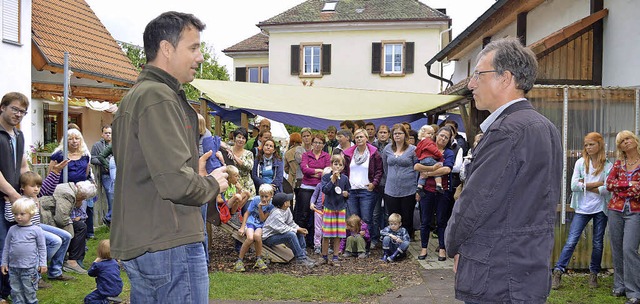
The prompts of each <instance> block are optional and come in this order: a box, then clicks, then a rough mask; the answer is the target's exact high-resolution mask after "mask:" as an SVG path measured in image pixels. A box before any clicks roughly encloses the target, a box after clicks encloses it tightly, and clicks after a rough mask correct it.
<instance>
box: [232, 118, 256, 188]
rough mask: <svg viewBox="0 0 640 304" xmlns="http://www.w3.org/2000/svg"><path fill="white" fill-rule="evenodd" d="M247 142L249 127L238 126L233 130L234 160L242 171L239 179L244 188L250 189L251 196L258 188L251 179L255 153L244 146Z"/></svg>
mask: <svg viewBox="0 0 640 304" xmlns="http://www.w3.org/2000/svg"><path fill="white" fill-rule="evenodd" d="M246 142H247V129H245V128H238V129H236V130H235V131H233V143H234V144H233V149H232V151H233V153H232V157H233V162H234V163H235V166H236V167H238V171H240V180H239V181H238V182H239V183H240V185H241V186H242V189H245V190H248V191H249V193H250V194H251V196H250V197H254V196H256V188H255V186H254V184H253V180H252V179H251V170H253V154H252V153H251V151H249V150H246V149H245V148H244V144H245V143H246Z"/></svg>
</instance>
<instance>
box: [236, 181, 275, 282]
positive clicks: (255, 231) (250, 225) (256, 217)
mask: <svg viewBox="0 0 640 304" xmlns="http://www.w3.org/2000/svg"><path fill="white" fill-rule="evenodd" d="M274 192H275V189H274V188H273V186H271V185H270V184H262V185H261V186H260V189H259V190H258V193H259V194H260V196H256V197H254V198H253V199H252V200H251V202H250V203H249V207H248V208H247V211H246V212H245V213H244V219H243V221H242V226H240V229H238V233H239V234H240V235H246V236H247V238H246V239H245V240H244V243H242V247H241V248H240V254H239V256H238V261H236V264H235V266H234V269H235V271H238V272H243V271H245V268H244V262H243V261H242V260H243V259H244V256H245V254H247V251H249V247H251V244H254V243H255V248H256V264H255V265H254V266H253V268H258V269H259V270H264V269H267V264H266V263H265V262H264V261H263V260H262V227H263V226H264V221H265V220H267V217H268V216H269V213H270V212H271V210H273V208H274V207H273V205H272V204H271V199H272V198H273V193H274Z"/></svg>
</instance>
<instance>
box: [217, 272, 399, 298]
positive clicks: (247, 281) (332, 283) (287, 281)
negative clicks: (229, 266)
mask: <svg viewBox="0 0 640 304" xmlns="http://www.w3.org/2000/svg"><path fill="white" fill-rule="evenodd" d="M209 277H210V281H211V282H216V283H215V284H211V287H210V289H209V298H210V299H211V300H213V301H216V300H240V301H243V300H244V301H277V302H284V301H296V302H319V301H322V302H330V303H344V302H351V303H358V302H360V301H361V300H362V298H363V297H368V296H374V295H382V294H384V293H385V292H387V291H388V290H390V289H391V288H392V286H393V283H392V282H391V280H389V278H388V277H386V276H385V275H384V274H374V275H363V274H341V275H333V276H306V277H301V278H298V277H293V276H290V275H285V274H272V275H269V276H265V275H263V274H252V273H224V272H215V273H213V274H210V276H209ZM292 282H295V284H292ZM249 286H258V288H248V287H249ZM355 286H357V288H354V287H355Z"/></svg>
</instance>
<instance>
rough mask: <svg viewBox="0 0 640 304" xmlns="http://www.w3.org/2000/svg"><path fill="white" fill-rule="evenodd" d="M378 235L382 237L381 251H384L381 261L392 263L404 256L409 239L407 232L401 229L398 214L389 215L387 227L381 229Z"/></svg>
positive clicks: (400, 218) (400, 220)
mask: <svg viewBox="0 0 640 304" xmlns="http://www.w3.org/2000/svg"><path fill="white" fill-rule="evenodd" d="M380 235H381V236H382V250H383V251H384V255H383V256H382V260H383V261H385V262H394V261H396V260H397V259H399V258H402V257H404V256H406V254H407V249H408V248H409V242H410V241H411V238H410V237H409V233H407V230H406V229H404V227H402V217H401V216H400V214H397V213H392V214H391V215H389V226H387V227H385V228H384V229H382V231H380Z"/></svg>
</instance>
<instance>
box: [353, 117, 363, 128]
mask: <svg viewBox="0 0 640 304" xmlns="http://www.w3.org/2000/svg"><path fill="white" fill-rule="evenodd" d="M353 124H354V125H357V126H359V127H360V128H364V126H365V124H366V123H365V122H364V120H362V119H360V120H356V121H354V122H353ZM360 128H358V129H360Z"/></svg>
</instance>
